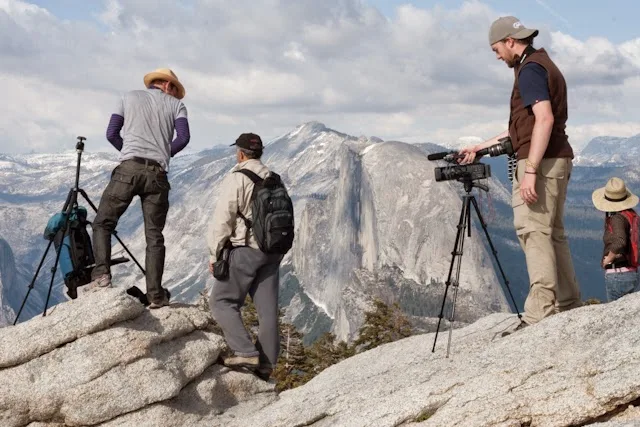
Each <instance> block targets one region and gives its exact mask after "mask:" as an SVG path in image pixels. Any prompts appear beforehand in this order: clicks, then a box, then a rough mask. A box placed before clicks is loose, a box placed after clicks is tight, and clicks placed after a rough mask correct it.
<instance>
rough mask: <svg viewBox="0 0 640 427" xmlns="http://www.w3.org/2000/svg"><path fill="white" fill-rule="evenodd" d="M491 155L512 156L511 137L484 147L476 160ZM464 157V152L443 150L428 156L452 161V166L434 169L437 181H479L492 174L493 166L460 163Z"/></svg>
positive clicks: (432, 158) (477, 163)
mask: <svg viewBox="0 0 640 427" xmlns="http://www.w3.org/2000/svg"><path fill="white" fill-rule="evenodd" d="M487 154H488V155H489V156H490V157H496V156H501V155H503V154H507V155H509V156H511V155H512V154H513V146H512V144H511V138H509V137H508V136H507V137H504V138H501V139H499V140H498V143H497V144H495V145H492V146H491V147H487V148H483V149H482V150H478V151H477V152H476V160H477V159H479V158H480V157H482V156H486V155H487ZM462 158H464V154H459V152H457V151H443V152H440V153H433V154H429V155H428V156H427V159H429V160H444V161H446V162H449V163H452V164H453V165H451V166H443V167H437V168H435V169H434V172H435V178H436V181H448V180H452V179H455V180H458V181H477V180H479V179H486V178H488V177H490V176H491V166H490V165H487V164H484V163H480V162H474V163H472V164H469V165H459V164H458V160H459V159H462Z"/></svg>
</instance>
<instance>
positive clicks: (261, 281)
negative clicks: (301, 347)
mask: <svg viewBox="0 0 640 427" xmlns="http://www.w3.org/2000/svg"><path fill="white" fill-rule="evenodd" d="M281 261H282V255H274V254H269V255H268V254H265V253H263V252H262V251H260V250H258V249H253V248H250V247H239V248H234V249H233V250H232V251H231V254H230V255H229V278H228V279H227V280H225V281H220V280H215V282H214V284H213V289H212V290H211V297H210V299H209V306H210V307H211V312H212V314H213V318H214V319H215V320H216V322H217V323H218V325H220V328H222V332H223V333H224V338H225V340H226V341H227V344H228V345H229V347H230V348H231V350H233V352H234V353H235V354H236V355H237V356H244V357H252V356H260V364H261V365H263V366H269V367H272V368H275V366H276V363H277V361H278V354H279V352H280V330H279V328H278V291H279V288H278V285H279V271H280V262H281ZM247 294H249V295H250V296H251V299H252V300H253V303H254V304H255V306H256V311H257V313H258V322H259V325H260V326H259V329H258V339H257V341H256V343H255V345H254V344H253V342H252V340H251V336H250V335H249V333H248V332H247V330H246V328H245V327H244V324H243V323H242V318H241V316H240V308H241V307H242V305H243V304H244V300H245V298H246V297H247Z"/></svg>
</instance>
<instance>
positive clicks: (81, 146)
mask: <svg viewBox="0 0 640 427" xmlns="http://www.w3.org/2000/svg"><path fill="white" fill-rule="evenodd" d="M86 140H87V138H85V137H84V136H79V137H78V142H77V143H76V152H77V153H78V154H80V153H82V151H84V141H86Z"/></svg>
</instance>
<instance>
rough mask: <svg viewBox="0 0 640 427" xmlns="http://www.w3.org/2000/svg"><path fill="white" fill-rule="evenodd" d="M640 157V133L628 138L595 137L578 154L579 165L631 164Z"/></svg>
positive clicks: (577, 162) (635, 162) (576, 159)
mask: <svg viewBox="0 0 640 427" xmlns="http://www.w3.org/2000/svg"><path fill="white" fill-rule="evenodd" d="M638 157H640V134H638V135H634V136H631V137H628V138H621V137H615V136H599V137H597V138H593V139H592V140H591V141H590V142H589V143H588V144H587V146H586V147H585V148H584V149H583V150H582V151H581V152H580V153H579V154H578V155H577V156H576V158H575V161H574V163H575V164H576V165H579V166H630V165H635V164H637V159H638Z"/></svg>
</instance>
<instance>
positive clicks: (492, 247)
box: [471, 196, 522, 320]
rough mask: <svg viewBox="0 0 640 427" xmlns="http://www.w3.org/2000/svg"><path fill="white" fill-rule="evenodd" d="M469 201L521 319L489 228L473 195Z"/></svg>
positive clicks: (520, 317)
mask: <svg viewBox="0 0 640 427" xmlns="http://www.w3.org/2000/svg"><path fill="white" fill-rule="evenodd" d="M471 201H472V202H473V207H474V208H475V210H476V215H478V220H479V221H480V225H482V229H483V230H484V235H485V236H486V237H487V242H489V246H490V247H491V253H492V254H493V257H494V258H495V260H496V263H497V264H498V269H499V270H500V274H501V275H502V280H503V281H504V285H505V287H506V288H507V291H508V292H509V296H510V297H511V302H512V303H513V307H514V308H515V310H516V313H517V314H518V319H520V320H522V315H521V314H520V311H519V310H518V305H517V304H516V300H515V298H514V297H513V293H512V292H511V287H510V286H509V280H507V275H506V274H505V273H504V270H503V269H502V265H501V264H500V260H499V259H498V251H497V250H496V248H495V247H494V246H493V242H492V241H491V237H490V236H489V230H487V224H486V223H485V222H484V218H482V214H481V213H480V208H479V207H478V202H477V201H476V199H475V197H473V196H472V198H471Z"/></svg>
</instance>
